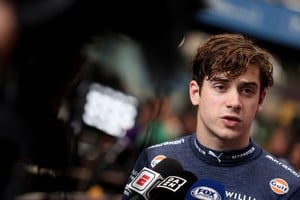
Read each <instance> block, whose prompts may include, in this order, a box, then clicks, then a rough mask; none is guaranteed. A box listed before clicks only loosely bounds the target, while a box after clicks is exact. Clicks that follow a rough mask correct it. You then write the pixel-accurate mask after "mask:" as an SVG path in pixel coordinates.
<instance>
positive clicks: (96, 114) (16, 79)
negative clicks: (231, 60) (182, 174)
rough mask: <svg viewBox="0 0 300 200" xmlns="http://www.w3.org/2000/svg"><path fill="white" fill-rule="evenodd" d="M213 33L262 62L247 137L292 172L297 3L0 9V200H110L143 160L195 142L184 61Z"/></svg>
mask: <svg viewBox="0 0 300 200" xmlns="http://www.w3.org/2000/svg"><path fill="white" fill-rule="evenodd" d="M224 32H232V33H242V34H244V35H247V36H248V37H249V38H251V39H252V40H254V41H255V42H256V43H257V44H258V45H259V46H261V47H263V48H265V49H267V50H268V51H270V52H271V53H272V55H273V57H272V62H273V64H274V78H275V85H274V86H273V88H272V89H271V90H270V92H269V94H268V96H267V99H266V101H265V103H264V108H263V110H262V112H260V113H259V114H258V116H257V118H256V121H255V123H254V125H253V128H252V136H253V138H254V140H255V141H256V142H257V143H259V144H260V145H262V146H263V147H264V148H265V149H266V150H268V151H270V152H271V153H273V154H274V155H275V156H277V157H278V158H280V159H282V160H283V161H285V162H290V163H291V164H292V165H293V166H294V167H295V169H296V170H298V171H299V172H300V128H299V126H300V90H299V88H298V86H299V84H300V79H299V78H300V58H299V53H300V3H299V1H297V0H284V1H283V0H255V1H238V0H226V1H222V0H202V1H201V0H181V1H180V0H178V1H172V0H165V1H162V0H159V1H158V0H157V1H155V0H154V1H150V2H148V1H147V2H141V1H137V0H130V1H96V0H91V1H83V0H40V1H37V0H28V1H26V2H25V1H19V0H5V1H0V109H1V112H0V153H1V158H2V161H1V165H0V175H1V177H2V178H1V181H0V184H1V185H0V186H1V187H0V188H1V190H0V196H1V199H4V200H8V199H9V200H10V199H16V200H24V199H32V200H34V199H38V200H46V199H56V200H57V199H87V200H104V199H105V200H106V199H108V200H110V199H120V198H121V194H122V192H123V188H124V185H125V182H126V179H127V178H128V176H129V174H130V172H131V169H132V167H133V164H134V162H135V160H136V158H137V155H138V154H139V153H140V151H141V150H142V149H143V148H145V147H147V146H149V145H152V144H156V143H158V142H163V141H165V140H169V139H173V138H176V137H179V136H183V135H187V134H191V133H193V131H194V130H195V108H193V107H192V105H191V104H190V102H189V99H188V82H189V80H190V78H191V77H190V68H189V67H190V62H191V58H192V57H193V55H194V53H195V50H196V48H197V46H198V45H199V44H200V43H201V42H202V41H203V40H205V39H206V38H207V37H209V36H210V35H212V34H217V33H224Z"/></svg>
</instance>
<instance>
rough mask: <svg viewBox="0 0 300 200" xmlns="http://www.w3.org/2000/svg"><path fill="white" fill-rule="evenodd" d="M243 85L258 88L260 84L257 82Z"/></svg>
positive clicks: (243, 83)
mask: <svg viewBox="0 0 300 200" xmlns="http://www.w3.org/2000/svg"><path fill="white" fill-rule="evenodd" d="M242 85H244V86H252V87H256V88H257V87H258V84H257V83H256V82H252V81H251V82H242Z"/></svg>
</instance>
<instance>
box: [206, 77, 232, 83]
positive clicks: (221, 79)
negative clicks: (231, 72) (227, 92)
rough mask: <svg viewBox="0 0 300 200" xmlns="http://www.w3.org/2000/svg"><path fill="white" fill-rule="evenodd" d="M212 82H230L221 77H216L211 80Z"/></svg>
mask: <svg viewBox="0 0 300 200" xmlns="http://www.w3.org/2000/svg"><path fill="white" fill-rule="evenodd" d="M210 81H215V82H228V81H230V80H229V78H226V77H220V76H215V77H213V78H211V79H210Z"/></svg>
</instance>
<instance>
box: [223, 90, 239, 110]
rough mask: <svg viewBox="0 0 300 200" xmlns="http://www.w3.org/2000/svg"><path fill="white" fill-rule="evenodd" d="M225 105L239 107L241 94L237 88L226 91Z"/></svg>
mask: <svg viewBox="0 0 300 200" xmlns="http://www.w3.org/2000/svg"><path fill="white" fill-rule="evenodd" d="M226 105H227V107H228V108H233V109H241V107H242V102H241V96H240V93H239V92H238V91H237V90H234V89H232V90H230V92H229V93H228V98H227V103H226Z"/></svg>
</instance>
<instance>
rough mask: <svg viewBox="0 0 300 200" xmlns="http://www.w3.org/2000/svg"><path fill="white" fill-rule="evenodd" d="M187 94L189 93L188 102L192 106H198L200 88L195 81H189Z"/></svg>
mask: <svg viewBox="0 0 300 200" xmlns="http://www.w3.org/2000/svg"><path fill="white" fill-rule="evenodd" d="M189 92H190V100H191V102H192V104H193V105H194V106H195V105H198V103H199V98H200V88H199V85H198V83H197V81H195V80H191V81H190V84H189Z"/></svg>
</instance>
